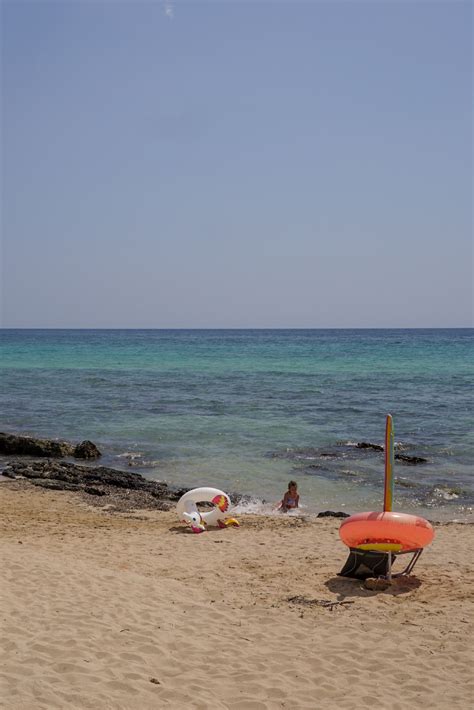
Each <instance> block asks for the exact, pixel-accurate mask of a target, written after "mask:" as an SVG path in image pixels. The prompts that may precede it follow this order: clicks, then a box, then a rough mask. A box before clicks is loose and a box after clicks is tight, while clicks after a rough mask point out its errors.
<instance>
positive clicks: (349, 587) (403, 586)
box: [324, 575, 421, 601]
mask: <svg viewBox="0 0 474 710" xmlns="http://www.w3.org/2000/svg"><path fill="white" fill-rule="evenodd" d="M324 585H325V586H326V587H327V588H328V589H329V591H331V592H333V593H335V594H337V599H338V601H344V600H346V599H350V598H351V597H372V596H373V595H374V594H380V593H381V592H383V593H384V594H388V595H389V596H392V597H399V596H400V595H402V594H410V592H413V591H414V590H415V589H418V587H420V586H421V580H420V579H419V578H418V577H415V576H413V575H412V576H409V577H396V578H395V579H392V582H391V583H390V584H389V585H388V586H387V587H385V585H384V586H382V587H381V588H380V589H367V587H365V586H364V580H362V579H348V578H347V577H331V579H328V580H327V582H325V583H324Z"/></svg>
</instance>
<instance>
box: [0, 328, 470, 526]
mask: <svg viewBox="0 0 474 710" xmlns="http://www.w3.org/2000/svg"><path fill="white" fill-rule="evenodd" d="M473 338H474V331H473V330H472V329H460V330H456V329H452V330H1V331H0V345H1V360H0V376H1V392H0V395H1V405H2V412H3V416H2V423H1V429H2V430H4V431H11V432H27V433H30V434H35V435H39V436H45V437H51V438H53V437H59V438H65V439H70V440H75V441H79V440H82V439H86V438H87V439H91V440H92V441H94V442H95V443H97V444H98V446H99V447H100V448H101V449H102V450H103V452H104V458H103V461H102V462H103V463H105V464H107V465H113V466H116V467H129V465H132V466H133V470H136V471H139V472H140V473H143V474H144V475H146V476H149V477H152V478H157V479H164V480H168V481H170V482H175V483H180V484H185V485H189V486H204V485H213V486H217V487H219V488H223V489H224V490H227V491H230V492H233V491H236V492H240V493H244V494H248V495H249V496H250V497H251V500H250V501H249V502H248V503H246V505H247V507H248V508H249V509H254V510H262V509H263V510H270V508H271V506H270V505H269V503H270V502H272V503H275V502H276V501H278V499H279V498H281V496H282V494H283V492H284V490H285V488H286V484H287V482H288V480H289V479H290V478H294V479H295V480H296V481H297V482H298V486H299V489H300V494H301V502H302V504H303V505H304V508H303V510H304V511H305V512H307V513H312V512H315V511H319V510H325V509H328V508H330V509H333V510H334V509H337V510H340V509H342V510H347V511H348V512H355V511H356V510H366V509H377V508H380V506H381V504H382V498H383V472H384V461H383V454H381V453H378V452H373V451H361V450H359V449H356V448H355V447H354V446H353V445H352V444H353V443H355V442H360V441H369V442H374V443H383V438H384V427H385V415H386V413H387V412H390V413H391V414H392V415H393V417H394V422H395V440H396V442H398V445H399V448H398V449H397V451H399V452H400V453H403V454H405V455H410V456H413V455H417V456H422V457H424V458H427V459H428V463H425V464H419V465H417V466H412V465H408V464H404V463H402V462H397V464H396V470H395V474H396V477H397V479H398V483H397V484H396V488H395V506H394V507H395V509H398V510H404V511H406V512H409V511H414V510H416V511H419V512H422V513H425V514H427V515H428V517H431V518H433V519H446V518H448V519H466V518H469V516H470V515H471V513H472V506H473V502H474V485H473V481H474V478H473V471H472V468H473V467H472V462H473V460H474V456H473V453H474V441H473V436H472V430H473V426H472V424H473V422H472V412H473V408H472V403H473V402H472V391H473V389H472V380H473V368H472V344H473ZM263 500H265V501H268V504H262V501H263Z"/></svg>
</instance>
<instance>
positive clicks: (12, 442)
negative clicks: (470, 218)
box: [0, 432, 74, 458]
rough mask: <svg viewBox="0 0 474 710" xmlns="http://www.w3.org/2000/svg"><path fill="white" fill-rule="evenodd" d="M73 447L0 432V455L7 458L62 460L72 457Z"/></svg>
mask: <svg viewBox="0 0 474 710" xmlns="http://www.w3.org/2000/svg"><path fill="white" fill-rule="evenodd" d="M73 451H74V447H73V446H72V445H71V444H68V443H67V442H66V441H51V440H50V439H34V438H33V437H30V436H16V435H15V434H4V433H2V432H0V454H6V455H7V456H12V455H14V456H49V457H54V458H62V457H64V456H72V455H73Z"/></svg>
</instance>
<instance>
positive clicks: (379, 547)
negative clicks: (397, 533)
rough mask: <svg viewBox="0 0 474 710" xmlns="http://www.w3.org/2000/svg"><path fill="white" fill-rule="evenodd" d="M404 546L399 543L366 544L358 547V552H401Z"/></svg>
mask: <svg viewBox="0 0 474 710" xmlns="http://www.w3.org/2000/svg"><path fill="white" fill-rule="evenodd" d="M402 548H403V545H400V543H398V542H364V543H363V544H362V545H357V549H358V550H373V551H374V552H401V550H402Z"/></svg>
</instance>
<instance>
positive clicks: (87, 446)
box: [73, 439, 102, 459]
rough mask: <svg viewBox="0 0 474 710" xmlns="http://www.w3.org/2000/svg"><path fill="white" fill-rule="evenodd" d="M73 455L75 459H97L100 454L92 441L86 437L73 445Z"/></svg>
mask: <svg viewBox="0 0 474 710" xmlns="http://www.w3.org/2000/svg"><path fill="white" fill-rule="evenodd" d="M73 456H74V458H75V459H98V458H99V457H100V456H102V454H101V452H100V451H99V449H98V448H97V446H96V445H95V444H93V443H92V441H89V440H88V439H86V440H85V441H82V442H81V443H80V444H78V445H77V446H76V447H75V449H74V454H73Z"/></svg>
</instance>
